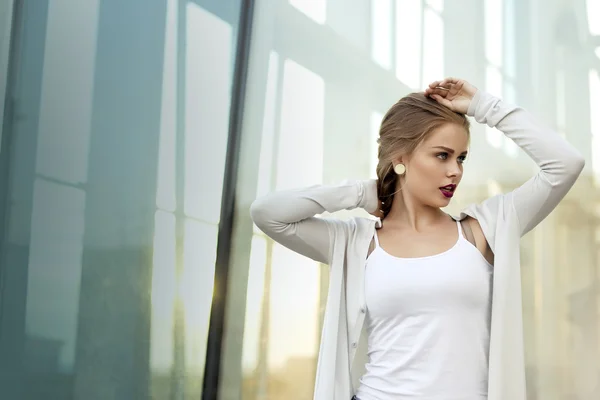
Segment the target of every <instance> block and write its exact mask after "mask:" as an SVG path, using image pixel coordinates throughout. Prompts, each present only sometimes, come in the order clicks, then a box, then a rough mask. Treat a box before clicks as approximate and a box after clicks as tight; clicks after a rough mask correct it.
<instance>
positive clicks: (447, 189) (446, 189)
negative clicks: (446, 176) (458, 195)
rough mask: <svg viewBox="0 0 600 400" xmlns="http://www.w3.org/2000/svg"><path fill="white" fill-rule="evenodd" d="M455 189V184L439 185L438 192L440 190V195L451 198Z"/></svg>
mask: <svg viewBox="0 0 600 400" xmlns="http://www.w3.org/2000/svg"><path fill="white" fill-rule="evenodd" d="M455 190H456V185H454V184H452V185H446V186H442V187H440V192H442V195H444V197H446V198H451V197H452V196H454V191H455Z"/></svg>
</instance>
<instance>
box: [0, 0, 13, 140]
mask: <svg viewBox="0 0 600 400" xmlns="http://www.w3.org/2000/svg"><path fill="white" fill-rule="evenodd" d="M13 4H14V2H13V1H3V2H2V3H0V71H8V59H9V56H10V52H11V49H10V36H11V35H10V33H11V31H12V28H13V27H12V21H13ZM7 83H8V74H6V73H4V74H0V121H4V102H5V100H6V85H7ZM2 130H3V124H0V150H2Z"/></svg>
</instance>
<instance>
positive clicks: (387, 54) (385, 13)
mask: <svg viewBox="0 0 600 400" xmlns="http://www.w3.org/2000/svg"><path fill="white" fill-rule="evenodd" d="M392 20H393V13H392V0H378V1H372V2H371V57H372V58H373V61H375V62H376V63H377V64H379V65H381V66H382V67H383V68H385V69H389V68H391V67H392Z"/></svg>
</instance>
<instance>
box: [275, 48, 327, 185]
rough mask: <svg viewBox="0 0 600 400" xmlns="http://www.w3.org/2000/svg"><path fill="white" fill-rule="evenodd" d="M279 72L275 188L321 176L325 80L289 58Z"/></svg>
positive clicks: (298, 183)
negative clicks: (280, 89) (278, 125)
mask: <svg viewBox="0 0 600 400" xmlns="http://www.w3.org/2000/svg"><path fill="white" fill-rule="evenodd" d="M283 74H284V75H283V92H282V100H281V128H280V129H281V133H280V136H279V147H278V149H277V165H276V172H277V180H276V184H275V188H276V189H277V190H282V189H287V188H292V187H295V186H297V185H310V184H312V183H314V182H320V181H321V180H322V179H323V117H324V111H325V110H324V102H325V82H324V81H323V78H321V77H320V76H318V75H317V74H315V73H314V72H312V71H310V70H309V69H307V68H305V67H303V66H302V65H300V64H298V63H297V62H295V61H293V60H289V59H288V60H285V62H284V67H283ZM299 166H301V168H299Z"/></svg>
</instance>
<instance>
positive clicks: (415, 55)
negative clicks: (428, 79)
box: [395, 0, 423, 89]
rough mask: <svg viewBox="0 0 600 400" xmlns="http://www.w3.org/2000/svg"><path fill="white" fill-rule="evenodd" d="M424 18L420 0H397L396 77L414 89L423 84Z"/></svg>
mask: <svg viewBox="0 0 600 400" xmlns="http://www.w3.org/2000/svg"><path fill="white" fill-rule="evenodd" d="M422 18H423V9H422V8H421V2H420V1H414V0H397V1H396V38H395V39H396V40H395V43H396V77H397V78H398V79H399V80H400V81H401V82H403V83H404V84H406V85H407V86H408V87H410V88H413V89H416V88H418V87H419V85H420V84H421V38H422V35H421V33H422Z"/></svg>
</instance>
